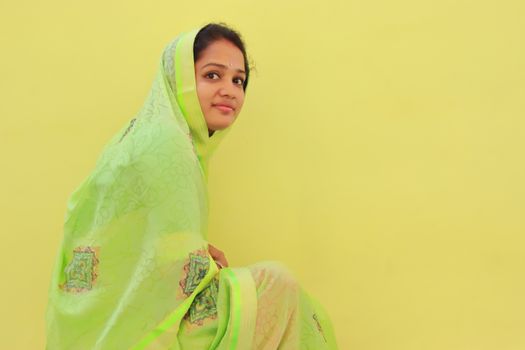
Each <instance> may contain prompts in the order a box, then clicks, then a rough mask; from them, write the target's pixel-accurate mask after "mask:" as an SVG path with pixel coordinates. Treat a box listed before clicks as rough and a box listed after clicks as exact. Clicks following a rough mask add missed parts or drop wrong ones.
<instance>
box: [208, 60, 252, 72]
mask: <svg viewBox="0 0 525 350" xmlns="http://www.w3.org/2000/svg"><path fill="white" fill-rule="evenodd" d="M206 66H217V67H221V68H224V69H228V67H226V66H225V65H224V64H220V63H213V62H211V63H206V64H205V65H204V66H202V68H204V67H206ZM236 71H237V72H239V73H244V74H246V72H245V71H243V70H242V69H236Z"/></svg>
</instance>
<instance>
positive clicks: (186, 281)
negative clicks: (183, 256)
mask: <svg viewBox="0 0 525 350" xmlns="http://www.w3.org/2000/svg"><path fill="white" fill-rule="evenodd" d="M209 268H210V260H209V257H208V254H207V251H206V249H201V250H197V251H195V252H192V253H190V258H189V261H188V263H187V264H186V265H184V272H185V275H186V277H185V278H183V279H182V280H181V281H180V282H179V285H180V287H181V289H182V293H183V294H184V295H185V296H189V295H191V293H193V291H194V290H195V288H197V286H198V285H199V283H200V282H201V280H202V279H203V278H204V276H206V274H207V273H208V270H209Z"/></svg>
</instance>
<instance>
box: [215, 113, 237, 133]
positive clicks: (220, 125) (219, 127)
mask: <svg viewBox="0 0 525 350" xmlns="http://www.w3.org/2000/svg"><path fill="white" fill-rule="evenodd" d="M222 119H223V120H220V121H216V122H215V123H213V124H211V125H209V126H208V128H209V129H210V130H214V131H218V130H223V129H226V128H227V127H229V126H230V125H232V123H233V121H234V120H235V119H234V118H232V119H230V118H228V119H227V120H225V119H226V118H224V116H222Z"/></svg>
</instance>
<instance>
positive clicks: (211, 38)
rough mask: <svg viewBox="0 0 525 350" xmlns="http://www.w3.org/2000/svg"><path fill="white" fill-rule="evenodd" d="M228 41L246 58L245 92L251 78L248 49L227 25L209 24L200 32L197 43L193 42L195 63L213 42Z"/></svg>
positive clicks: (236, 33) (196, 38) (239, 36)
mask: <svg viewBox="0 0 525 350" xmlns="http://www.w3.org/2000/svg"><path fill="white" fill-rule="evenodd" d="M220 39H226V40H228V41H229V42H231V43H232V44H233V45H235V46H237V47H238V48H239V50H241V52H242V55H243V57H244V70H245V71H246V79H245V80H244V83H243V85H242V87H243V90H244V92H246V88H247V87H248V79H249V77H250V66H249V64H248V58H247V56H246V49H245V47H244V42H243V41H242V38H241V35H240V34H239V33H238V32H236V31H235V30H233V29H232V28H230V27H228V26H227V25H226V24H225V23H209V24H207V25H205V26H204V27H202V28H201V30H199V32H198V33H197V36H196V37H195V41H194V42H193V62H197V60H198V59H199V57H200V55H201V53H202V51H204V50H205V49H206V48H207V47H208V46H209V45H210V44H212V43H213V42H215V41H217V40H220Z"/></svg>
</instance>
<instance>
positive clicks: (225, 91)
mask: <svg viewBox="0 0 525 350" xmlns="http://www.w3.org/2000/svg"><path fill="white" fill-rule="evenodd" d="M219 94H220V95H221V96H233V86H230V84H228V83H226V84H223V85H222V86H221V87H220V89H219Z"/></svg>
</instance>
